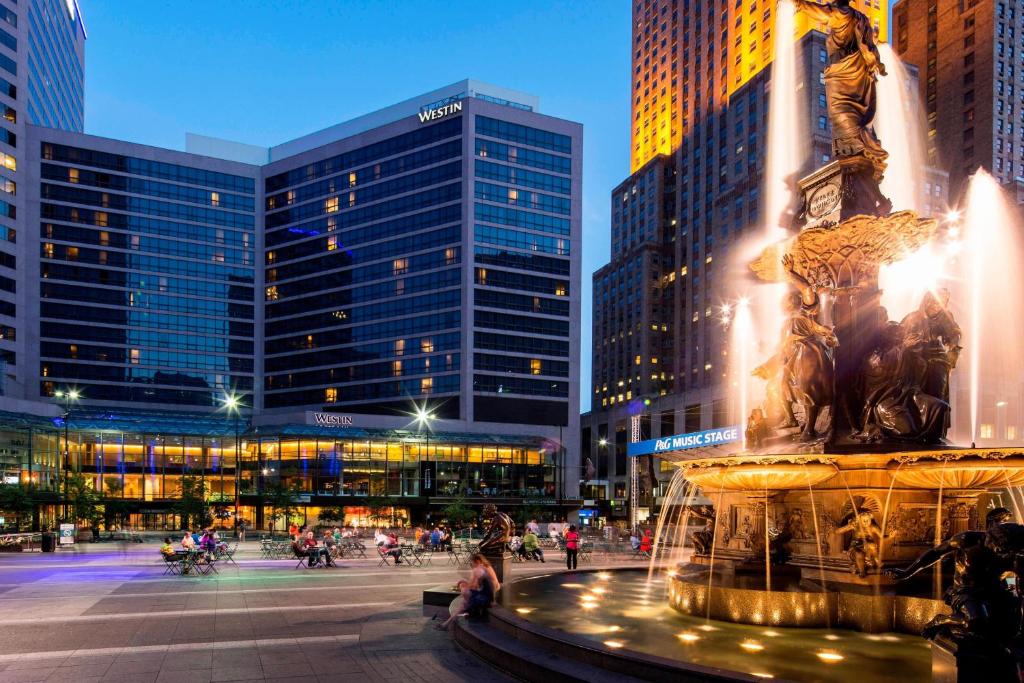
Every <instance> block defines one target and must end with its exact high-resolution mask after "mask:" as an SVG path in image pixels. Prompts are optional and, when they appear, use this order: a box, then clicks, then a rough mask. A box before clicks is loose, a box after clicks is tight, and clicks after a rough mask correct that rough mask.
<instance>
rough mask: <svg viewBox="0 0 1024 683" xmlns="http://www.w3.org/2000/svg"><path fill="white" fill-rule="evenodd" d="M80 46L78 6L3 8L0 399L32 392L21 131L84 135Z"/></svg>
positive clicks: (44, 0) (55, 2)
mask: <svg viewBox="0 0 1024 683" xmlns="http://www.w3.org/2000/svg"><path fill="white" fill-rule="evenodd" d="M85 40H86V33H85V25H84V22H83V19H82V14H81V11H80V10H79V7H78V3H77V2H76V0H27V1H22V2H16V1H15V0H0V393H7V394H14V395H24V392H25V391H27V387H28V386H29V385H31V384H37V382H36V381H35V376H36V374H37V372H38V366H36V367H31V366H30V365H29V363H28V362H27V354H28V352H29V348H30V343H33V342H31V341H30V340H32V339H33V338H34V335H35V332H34V331H33V330H30V329H27V328H26V326H25V317H24V315H23V313H24V312H25V311H26V310H27V309H28V308H30V307H32V306H34V305H35V301H34V300H33V298H32V297H31V296H30V294H29V292H28V290H27V289H26V287H25V286H24V282H25V280H24V276H25V274H26V268H27V265H28V264H29V263H30V261H31V260H32V259H34V258H35V257H36V253H35V252H31V251H29V249H28V245H27V244H26V242H25V239H24V238H25V233H24V227H23V222H24V221H23V215H24V212H25V210H26V208H27V207H26V200H25V197H26V192H25V189H26V185H27V183H26V178H25V177H24V176H25V164H26V161H27V155H26V149H27V141H26V127H27V126H28V125H29V124H32V125H41V126H49V127H52V128H59V129H62V130H67V131H78V132H81V131H82V129H83V125H84V116H85V93H84V89H85V73H84V72H85ZM19 186H20V187H19ZM19 232H20V233H21V234H20V235H19ZM19 238H20V239H19Z"/></svg>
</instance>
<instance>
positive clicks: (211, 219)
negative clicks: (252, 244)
mask: <svg viewBox="0 0 1024 683" xmlns="http://www.w3.org/2000/svg"><path fill="white" fill-rule="evenodd" d="M40 189H41V193H40V196H41V198H42V199H49V200H54V201H60V202H68V203H71V204H84V205H86V206H99V207H102V208H104V209H113V210H115V211H130V212H132V213H144V214H150V215H153V216H162V217H164V218H179V219H181V220H184V221H192V222H193V223H207V224H210V225H223V226H226V227H231V228H242V229H243V230H244V229H248V230H252V229H253V228H254V227H255V222H256V220H255V217H254V216H253V215H252V214H248V213H234V212H231V211H221V210H218V209H207V208H201V207H198V206H189V205H187V204H171V203H169V202H162V201H158V200H156V199H146V198H144V197H134V196H129V195H123V194H111V193H109V192H96V191H94V190H83V189H80V188H77V187H63V186H60V185H51V184H49V183H43V184H42V186H41V188H40Z"/></svg>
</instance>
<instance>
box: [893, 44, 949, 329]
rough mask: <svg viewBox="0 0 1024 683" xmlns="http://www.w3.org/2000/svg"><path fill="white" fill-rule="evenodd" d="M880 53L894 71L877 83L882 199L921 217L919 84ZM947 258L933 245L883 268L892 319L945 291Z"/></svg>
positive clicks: (922, 171) (922, 173)
mask: <svg viewBox="0 0 1024 683" xmlns="http://www.w3.org/2000/svg"><path fill="white" fill-rule="evenodd" d="M878 51H879V53H880V54H881V56H882V63H884V64H885V67H886V69H887V70H888V72H889V74H888V75H887V76H883V77H881V78H879V79H878V86H877V87H878V109H877V111H876V112H875V120H874V127H875V132H876V133H877V134H878V137H879V139H880V140H881V142H882V145H883V146H884V147H885V149H886V151H887V152H889V160H888V168H886V171H885V177H884V178H883V179H882V185H881V187H882V194H884V195H885V196H887V197H888V198H889V199H890V200H892V205H893V209H894V210H896V211H903V210H907V209H910V210H913V211H918V212H920V211H922V210H923V209H924V201H923V196H924V183H925V181H926V174H925V166H926V156H925V145H924V113H923V111H922V108H921V100H920V96H919V95H918V89H917V84H916V82H915V80H914V79H913V78H911V76H910V74H909V73H908V72H907V69H906V67H905V66H904V64H903V62H902V61H901V60H900V58H899V57H897V56H896V53H895V52H894V51H893V49H892V47H891V46H890V45H889V44H887V43H882V44H881V45H879V46H878ZM948 255H949V254H948V252H945V251H943V250H941V249H939V248H937V247H936V246H934V245H931V244H929V245H926V246H925V247H923V248H922V249H920V250H918V251H917V252H915V253H913V254H910V255H909V256H908V257H907V258H905V259H903V260H902V261H899V262H898V263H894V264H892V265H888V266H882V268H881V270H880V272H879V276H878V282H879V286H880V288H881V290H882V305H883V306H885V308H886V310H887V311H889V317H890V318H891V319H893V320H902V319H903V317H904V316H906V315H907V314H908V313H910V312H911V311H912V310H914V309H915V308H917V306H918V304H920V302H921V297H922V296H924V293H925V292H927V291H929V290H932V291H934V290H936V289H937V288H938V287H939V286H940V280H941V278H942V275H943V273H944V272H945V271H946V265H947V264H946V258H947V256H948Z"/></svg>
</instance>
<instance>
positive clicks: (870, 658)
mask: <svg viewBox="0 0 1024 683" xmlns="http://www.w3.org/2000/svg"><path fill="white" fill-rule="evenodd" d="M646 580H647V572H646V571H631V570H620V571H615V572H602V573H601V574H600V575H599V574H595V573H593V572H579V573H573V574H556V575H550V576H540V577H534V578H530V579H522V580H519V581H517V582H516V584H515V586H516V591H515V593H511V592H510V593H509V594H508V595H505V596H504V597H503V600H504V602H505V605H506V607H511V608H512V609H519V610H520V615H521V616H523V617H524V618H526V619H529V620H530V621H532V622H536V623H539V624H542V625H545V626H551V627H554V628H558V629H561V630H563V631H567V632H569V633H574V634H577V635H581V636H585V637H587V638H592V639H594V640H596V641H598V642H601V643H604V644H605V645H606V647H610V648H613V649H619V648H622V649H627V648H628V649H632V650H637V651H639V652H645V653H648V654H654V655H659V656H662V657H669V658H672V659H678V660H682V661H687V662H693V663H695V664H701V665H704V666H713V667H719V668H723V669H730V670H732V671H740V672H743V673H748V674H754V675H756V676H760V677H764V678H768V677H774V678H781V679H789V680H793V681H801V682H806V683H812V682H813V683H819V682H821V683H831V682H833V681H834V682H836V683H840V682H846V681H850V680H853V679H856V680H857V681H858V683H869V682H871V681H901V682H902V683H913V682H914V681H921V682H924V681H930V680H931V651H930V646H929V645H928V643H927V641H925V640H923V639H921V638H918V637H916V636H911V635H906V634H899V633H896V634H872V635H869V634H863V633H857V632H854V631H845V630H841V629H832V630H826V629H791V628H772V629H765V627H764V626H752V625H746V624H730V623H725V622H720V621H712V622H706V621H705V620H703V619H699V618H695V617H690V616H687V615H684V614H680V613H678V612H676V611H675V610H673V609H671V608H670V607H669V606H668V603H667V599H662V596H664V595H665V584H664V582H663V581H662V580H660V579H659V580H656V581H655V582H653V583H652V584H651V590H650V593H648V592H647V591H646V587H645V582H646ZM595 588H603V589H604V590H603V591H598V590H595ZM522 609H529V610H531V611H530V612H529V613H527V614H524V613H523V612H522V611H521V610H522ZM611 633H614V634H615V636H614V640H609V638H608V636H609V634H611ZM611 643H614V644H611Z"/></svg>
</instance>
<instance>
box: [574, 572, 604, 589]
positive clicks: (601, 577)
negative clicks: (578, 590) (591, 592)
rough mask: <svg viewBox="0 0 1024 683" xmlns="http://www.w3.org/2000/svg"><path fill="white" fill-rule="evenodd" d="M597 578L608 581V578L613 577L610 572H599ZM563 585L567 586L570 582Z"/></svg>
mask: <svg viewBox="0 0 1024 683" xmlns="http://www.w3.org/2000/svg"><path fill="white" fill-rule="evenodd" d="M597 578H599V579H601V580H602V581H607V580H608V579H610V578H612V575H611V574H609V573H608V572H599V573H598V575H597ZM562 585H563V586H565V585H568V584H562Z"/></svg>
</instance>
